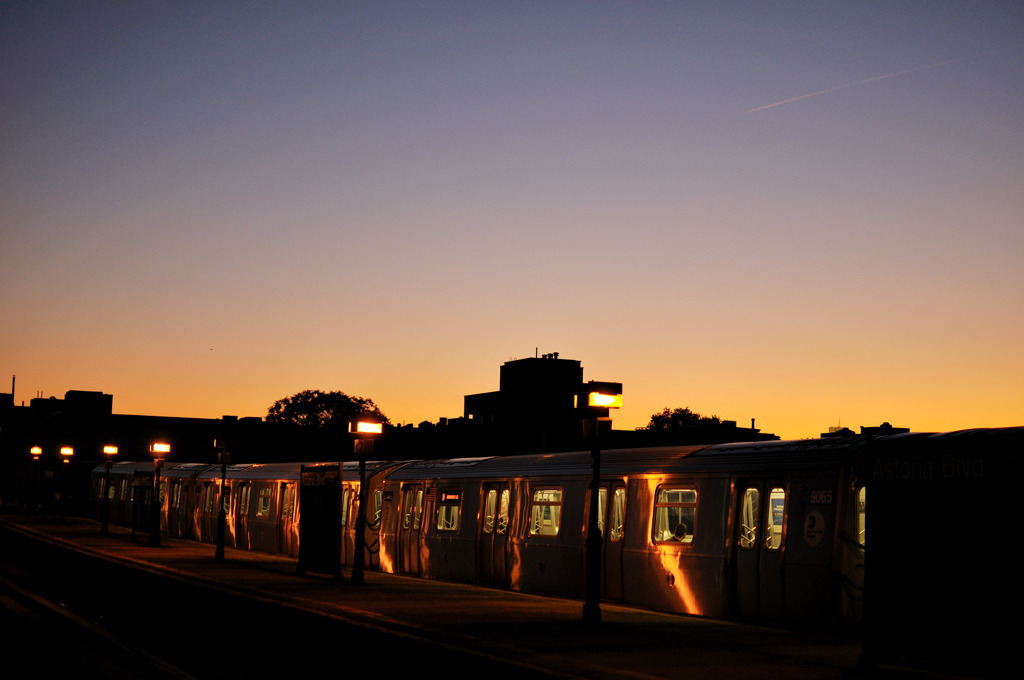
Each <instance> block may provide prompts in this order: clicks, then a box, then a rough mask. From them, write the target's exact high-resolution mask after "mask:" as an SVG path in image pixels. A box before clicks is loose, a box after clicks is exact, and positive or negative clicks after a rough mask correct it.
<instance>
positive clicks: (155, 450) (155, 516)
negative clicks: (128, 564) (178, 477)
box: [149, 442, 171, 548]
mask: <svg viewBox="0 0 1024 680" xmlns="http://www.w3.org/2000/svg"><path fill="white" fill-rule="evenodd" d="M149 452H150V453H152V454H153V455H154V456H155V458H153V497H152V498H151V499H150V504H149V511H150V518H149V520H150V525H149V545H151V546H153V547H154V548H159V547H160V509H161V506H162V504H161V503H160V465H161V463H163V459H162V458H160V456H161V455H163V456H165V457H166V456H168V455H170V453H171V445H170V444H167V443H165V442H153V443H152V444H150V446H149Z"/></svg>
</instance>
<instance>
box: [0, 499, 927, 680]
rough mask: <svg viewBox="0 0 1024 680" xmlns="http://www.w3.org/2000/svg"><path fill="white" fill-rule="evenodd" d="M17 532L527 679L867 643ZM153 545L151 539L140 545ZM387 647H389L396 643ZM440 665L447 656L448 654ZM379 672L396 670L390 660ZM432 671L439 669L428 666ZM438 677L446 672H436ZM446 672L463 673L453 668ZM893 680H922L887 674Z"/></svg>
mask: <svg viewBox="0 0 1024 680" xmlns="http://www.w3.org/2000/svg"><path fill="white" fill-rule="evenodd" d="M0 523H2V524H3V525H5V526H6V528H7V529H8V530H12V531H18V532H22V533H25V534H29V535H31V536H32V537H34V538H39V539H43V540H46V541H49V542H53V543H57V544H60V545H62V546H65V547H70V548H73V549H74V550H75V551H79V552H82V553H86V554H89V555H91V556H94V557H96V558H98V559H103V560H113V561H115V562H117V563H119V564H128V565H132V566H133V567H134V568H135V569H140V570H145V571H147V572H150V573H159V574H163V575H167V576H172V577H174V578H177V579H183V580H186V581H189V582H192V583H199V584H203V585H204V586H208V587H214V588H218V589H224V590H226V591H230V592H232V593H241V594H244V595H245V596H246V597H247V598H251V599H256V600H262V601H265V602H266V603H268V604H270V603H274V604H283V605H286V606H288V607H293V608H298V609H302V610H305V611H314V612H318V613H319V614H321V615H323V616H326V617H330V619H332V620H333V621H338V622H343V623H346V624H348V625H352V626H357V627H360V628H362V629H366V630H373V631H376V632H378V633H381V634H385V635H387V636H389V638H388V639H390V640H393V653H394V654H395V655H401V654H403V649H404V648H405V647H406V646H407V644H408V643H410V642H413V641H416V642H417V643H426V644H429V645H432V646H435V647H439V648H440V649H442V650H445V649H447V650H451V651H452V652H453V653H454V652H456V651H458V652H459V653H460V654H462V653H468V654H471V655H473V656H475V657H479V658H480V659H481V660H482V661H483V662H484V664H485V666H486V662H487V661H488V660H493V661H494V663H495V665H496V666H499V665H500V667H502V668H504V669H508V668H518V669H521V671H522V673H523V675H524V676H536V677H544V676H548V677H563V678H598V679H600V678H631V679H634V680H642V679H655V678H693V679H700V678H748V677H750V678H756V679H757V680H770V679H772V678H785V679H787V680H799V679H802V678H806V679H808V680H829V679H833V678H835V679H838V678H855V677H864V675H863V674H858V672H857V663H858V659H859V656H860V652H861V644H860V642H859V641H858V640H856V639H852V638H847V637H837V636H832V635H824V634H812V633H807V632H793V631H789V630H782V629H776V628H770V627H763V626H751V625H743V624H739V623H734V622H726V621H713V620H707V619H699V618H693V617H686V616H678V615H670V614H660V613H655V612H648V611H642V610H638V609H632V608H628V607H622V606H617V605H613V604H609V603H602V606H601V611H602V620H601V623H600V624H599V625H597V626H587V625H584V624H583V623H582V602H581V601H578V600H570V599H562V598H552V597H541V596H536V595H529V594H523V593H517V592H510V591H505V590H500V589H495V588H486V587H476V586H467V585H461V584H453V583H444V582H438V581H428V580H423V579H417V578H410V577H404V576H396V575H392V574H382V573H378V572H374V571H367V572H366V573H365V583H364V584H362V585H355V584H353V583H352V582H351V578H350V574H349V572H348V571H345V572H343V580H342V581H340V582H339V581H337V580H335V579H333V578H332V577H330V576H329V575H322V574H307V575H305V576H298V575H297V574H296V566H297V562H296V560H294V559H291V558H286V557H281V556H275V555H266V554H261V553H253V552H248V551H242V550H235V549H233V548H227V549H226V552H225V560H224V561H223V562H218V561H216V560H215V559H214V546H212V545H210V544H203V543H196V542H192V541H184V540H178V539H172V538H167V537H163V538H162V540H161V546H160V547H150V546H148V545H146V544H145V542H138V543H133V542H131V541H130V540H129V532H128V530H127V529H125V528H123V527H110V533H109V535H106V536H104V535H101V534H100V527H99V524H98V523H97V522H95V521H92V520H85V519H78V518H68V519H67V520H66V521H64V522H57V521H46V520H42V519H39V518H33V517H25V516H0ZM141 538H142V540H143V541H144V540H145V536H142V537H141ZM388 644H389V645H390V644H391V643H388ZM440 658H444V656H443V653H442V655H441V657H440ZM379 662H380V663H385V664H386V663H387V659H386V658H385V659H382V660H380V661H379ZM424 670H425V671H427V670H430V669H424ZM434 670H435V671H436V670H439V669H434ZM444 670H447V671H453V670H456V671H457V670H458V669H457V668H448V669H444ZM873 675H875V676H884V677H910V676H913V677H922V675H923V674H922V673H920V672H914V671H905V670H901V669H895V668H888V669H883V670H881V671H878V672H876V673H873Z"/></svg>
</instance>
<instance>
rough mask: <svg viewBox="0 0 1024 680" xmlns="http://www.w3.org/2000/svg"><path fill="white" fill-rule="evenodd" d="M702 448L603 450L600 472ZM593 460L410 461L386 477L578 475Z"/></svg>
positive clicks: (674, 459) (664, 465)
mask: <svg viewBox="0 0 1024 680" xmlns="http://www.w3.org/2000/svg"><path fill="white" fill-rule="evenodd" d="M702 448H704V445H695V446H664V447H656V448H643V449H609V450H607V451H604V450H602V451H601V472H602V474H606V473H607V474H615V473H619V474H628V473H636V472H638V471H641V470H643V471H650V472H658V471H661V470H669V469H671V468H673V467H674V466H676V465H678V463H679V461H680V460H682V459H683V458H685V457H686V456H689V455H690V454H692V453H693V452H695V451H698V450H700V449H702ZM592 461H593V457H592V454H591V452H590V451H572V452H567V453H541V454H531V455H525V456H500V457H499V456H491V457H486V458H452V459H445V460H424V461H415V462H410V463H407V464H406V465H403V466H402V467H400V468H397V469H396V470H394V471H393V472H391V473H389V474H388V479H396V480H404V479H419V478H422V477H434V478H450V479H452V478H466V477H494V478H500V477H519V476H552V475H578V474H587V473H589V471H590V470H591V469H592V468H591V466H592Z"/></svg>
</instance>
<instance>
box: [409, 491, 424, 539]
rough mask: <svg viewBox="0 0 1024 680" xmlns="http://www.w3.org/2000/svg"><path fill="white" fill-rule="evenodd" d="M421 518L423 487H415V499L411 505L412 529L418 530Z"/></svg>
mask: <svg viewBox="0 0 1024 680" xmlns="http://www.w3.org/2000/svg"><path fill="white" fill-rule="evenodd" d="M422 518H423V489H416V501H415V503H414V504H413V507H412V530H413V531H419V530H420V521H421V520H422Z"/></svg>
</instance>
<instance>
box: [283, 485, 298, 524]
mask: <svg viewBox="0 0 1024 680" xmlns="http://www.w3.org/2000/svg"><path fill="white" fill-rule="evenodd" d="M281 486H282V487H283V491H284V501H282V503H281V519H292V517H294V516H295V485H294V484H282V485H281Z"/></svg>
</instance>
